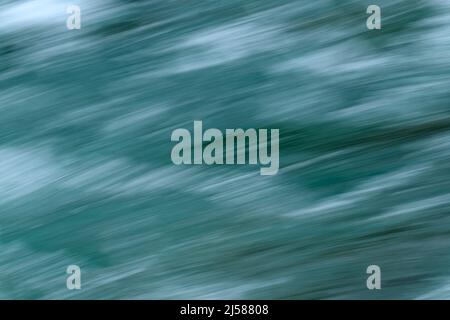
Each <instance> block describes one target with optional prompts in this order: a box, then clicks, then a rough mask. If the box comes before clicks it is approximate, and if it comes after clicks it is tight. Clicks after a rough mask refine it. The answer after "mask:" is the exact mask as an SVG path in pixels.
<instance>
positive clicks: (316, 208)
mask: <svg viewBox="0 0 450 320" xmlns="http://www.w3.org/2000/svg"><path fill="white" fill-rule="evenodd" d="M74 2H76V3H75V4H78V5H79V6H80V7H81V11H82V28H81V30H67V29H66V18H67V16H68V15H67V14H66V12H65V9H66V4H65V3H64V2H61V1H56V0H42V1H0V56H1V59H0V112H1V117H0V271H1V272H0V298H2V299H18V298H21V299H66V298H76V299H176V298H180V299H244V298H245V299H255V298H264V299H350V298H362V299H380V298H387V299H394V298H407V299H430V298H442V299H446V298H447V299H448V298H450V277H449V274H450V271H449V270H450V251H449V240H450V215H449V213H450V182H449V179H448V178H449V176H450V174H449V173H450V161H449V160H450V107H449V102H450V91H449V88H450V10H449V9H450V4H449V3H448V1H439V0H428V1H411V0H408V1H406V0H404V1H403V0H402V1H400V0H397V1H376V4H378V5H380V6H381V8H382V29H381V30H373V31H370V30H367V27H366V19H367V17H368V15H367V14H366V8H367V6H368V5H369V4H373V3H372V2H371V1H351V0H342V1H331V0H330V1H325V0H320V1H319V0H317V1H287V0H286V1H285V0H278V1H256V0H249V1H243V0H218V1H210V0H197V1H193V0H186V1H181V0H172V1H168V0H165V1H117V0H116V1H114V0H102V1H85V0H80V1H74ZM194 120H202V121H203V125H204V126H205V127H208V128H220V129H223V130H224V129H225V128H278V129H280V171H279V172H278V174H277V175H275V176H261V175H260V174H259V167H258V168H256V167H255V166H175V165H173V164H172V162H171V158H170V152H171V149H172V147H173V145H174V144H173V143H172V142H171V141H170V135H171V132H172V131H173V130H174V129H176V128H188V129H192V125H193V121H194ZM71 264H75V265H78V266H80V268H81V270H82V280H81V281H82V289H81V290H68V289H67V288H66V277H67V274H66V268H67V266H68V265H71ZM373 264H375V265H379V266H380V268H381V272H382V290H368V289H367V288H366V279H367V274H366V268H367V266H369V265H373Z"/></svg>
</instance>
